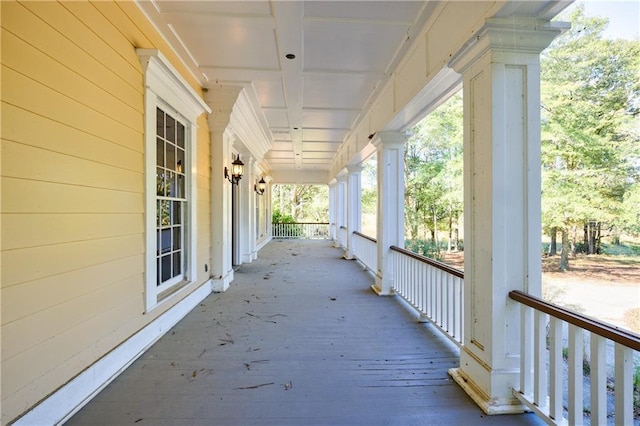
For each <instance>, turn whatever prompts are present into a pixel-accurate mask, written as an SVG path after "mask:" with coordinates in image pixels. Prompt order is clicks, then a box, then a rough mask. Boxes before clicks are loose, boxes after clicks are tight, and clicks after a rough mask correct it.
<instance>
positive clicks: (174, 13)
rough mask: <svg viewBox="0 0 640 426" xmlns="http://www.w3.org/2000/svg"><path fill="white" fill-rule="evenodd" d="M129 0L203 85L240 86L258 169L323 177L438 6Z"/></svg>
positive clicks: (547, 7) (522, 5) (526, 6)
mask: <svg viewBox="0 0 640 426" xmlns="http://www.w3.org/2000/svg"><path fill="white" fill-rule="evenodd" d="M471 3H475V5H476V6H477V5H478V4H479V3H480V2H471ZM471 3H470V4H471ZM563 3H564V4H563ZM138 4H139V6H140V8H141V9H142V10H143V11H144V12H145V14H146V15H147V16H148V17H149V19H150V20H151V21H152V22H153V23H154V24H155V26H156V28H157V29H158V30H159V31H160V32H161V33H162V34H163V36H164V37H165V39H166V40H167V41H168V42H169V43H170V44H171V46H172V47H173V48H174V49H175V51H176V52H177V53H178V54H179V55H180V56H181V57H182V59H183V61H184V63H185V64H186V65H187V67H188V68H189V69H190V70H191V72H192V73H193V75H194V76H195V77H196V78H197V79H198V80H199V81H200V83H201V84H202V85H203V87H205V88H208V89H213V88H216V87H220V86H228V85H235V86H238V85H239V86H242V87H243V88H244V93H245V95H246V98H245V104H247V105H249V106H250V107H251V108H252V109H253V110H254V111H255V112H256V120H255V121H256V128H257V130H258V131H257V132H255V131H254V132H253V135H259V136H260V138H261V139H262V135H264V140H261V141H259V142H255V143H257V144H259V146H260V147H261V148H260V149H257V150H253V151H252V152H254V153H255V152H258V155H256V156H257V157H259V158H257V160H258V161H260V162H261V163H262V165H263V168H265V169H267V171H268V172H276V173H278V172H281V173H284V174H286V173H288V172H295V173H296V174H298V175H300V174H307V175H316V176H324V175H326V176H328V172H329V171H330V170H331V169H332V165H333V164H334V160H335V159H336V153H337V152H338V150H339V148H340V146H341V145H342V144H343V143H344V142H345V141H346V140H347V139H348V138H349V137H350V134H352V133H354V130H355V129H356V127H357V126H358V125H359V123H360V121H361V120H363V119H365V116H366V113H367V111H368V110H369V109H370V107H371V105H372V104H373V102H374V101H375V100H376V99H377V98H378V96H379V95H380V92H381V91H382V89H383V86H384V84H385V82H386V81H387V80H388V79H389V78H390V76H391V75H392V73H394V72H395V71H396V67H397V66H398V63H399V62H400V61H401V60H402V58H403V56H404V55H405V54H406V53H407V50H408V49H409V48H410V45H411V43H412V41H413V39H414V38H415V37H417V36H418V34H419V32H420V31H421V30H422V28H423V27H424V26H425V25H426V24H427V23H429V22H431V23H433V22H434V21H435V20H437V19H438V18H437V16H439V14H440V13H441V12H442V10H443V7H448V6H445V5H448V4H447V3H443V2H440V1H416V0H413V1H384V0H383V1H381V0H377V1H376V0H374V1H284V0H283V1H278V0H252V1H242V0H237V1H236V0H234V1H163V0H156V1H139V2H138ZM486 4H487V7H488V8H490V9H491V10H492V11H493V13H496V15H494V16H509V15H519V16H535V17H538V18H540V17H544V16H554V15H555V13H557V12H558V11H559V10H561V9H562V8H564V7H566V4H568V1H567V0H561V1H548V0H545V1H542V0H541V1H525V2H522V1H513V2H511V1H509V2H493V1H491V2H486ZM471 9H473V10H476V9H478V8H477V7H473V8H471ZM464 10H466V9H464V8H463V9H462V11H464ZM461 13H462V12H461ZM464 13H467V12H464ZM468 13H471V12H468ZM468 13H467V14H468ZM474 13H475V12H474ZM432 14H433V16H431V15H432ZM463 18H464V17H463ZM465 19H466V18H465ZM467 20H468V19H467ZM442 37H444V38H446V37H448V36H447V35H446V34H443V35H442ZM289 54H293V55H295V58H294V59H287V55H289ZM247 102H248V103H247ZM243 143H244V144H247V143H248V144H252V143H254V141H243ZM260 157H263V158H260Z"/></svg>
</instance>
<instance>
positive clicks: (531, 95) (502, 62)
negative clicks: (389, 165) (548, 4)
mask: <svg viewBox="0 0 640 426" xmlns="http://www.w3.org/2000/svg"><path fill="white" fill-rule="evenodd" d="M558 33H559V31H558V30H556V29H553V28H551V27H550V26H549V25H548V23H544V22H534V21H531V20H522V21H519V20H518V19H508V20H506V19H505V20H495V19H492V20H489V21H488V22H487V23H486V24H485V26H484V27H483V28H482V29H481V30H480V31H479V32H478V33H477V34H476V35H474V36H473V38H472V40H471V41H470V42H469V43H467V44H466V46H465V48H464V49H463V50H462V51H461V52H458V53H457V54H456V55H454V57H453V59H452V60H451V63H450V65H451V66H452V67H453V68H454V69H455V70H456V71H457V72H459V73H462V75H463V90H464V191H465V195H464V228H465V229H464V245H465V259H464V260H465V265H464V271H465V283H464V284H465V287H464V304H465V307H464V312H465V322H464V327H465V328H464V346H463V348H462V350H461V351H460V367H459V368H457V369H452V370H451V371H450V374H451V375H452V377H453V378H454V379H455V380H456V381H457V382H458V383H459V384H460V386H462V387H463V388H464V390H465V391H466V392H467V393H468V394H469V395H470V396H471V397H472V398H473V399H474V400H475V402H476V403H477V404H478V405H479V406H480V407H481V408H482V409H483V410H484V411H485V412H486V413H488V414H501V413H513V412H521V411H523V407H522V406H521V405H520V404H519V403H518V401H517V400H516V399H515V398H514V397H513V394H512V389H513V388H514V387H517V385H518V383H519V365H520V362H519V356H520V354H519V351H520V345H519V343H518V342H519V341H520V336H519V323H520V321H519V320H518V318H519V311H520V309H519V306H518V303H517V302H515V301H513V300H511V299H509V297H508V293H509V291H511V290H522V291H525V292H528V293H531V294H533V295H540V291H541V290H540V288H541V259H540V235H541V225H540V173H541V172H540V66H539V53H540V51H542V49H544V48H545V47H546V46H547V45H548V44H549V43H550V42H551V40H552V39H553V38H554V37H555V36H556V35H557V34H558Z"/></svg>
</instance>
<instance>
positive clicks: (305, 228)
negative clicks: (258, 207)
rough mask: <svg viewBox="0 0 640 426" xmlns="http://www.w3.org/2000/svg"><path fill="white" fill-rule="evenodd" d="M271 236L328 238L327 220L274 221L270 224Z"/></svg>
mask: <svg viewBox="0 0 640 426" xmlns="http://www.w3.org/2000/svg"><path fill="white" fill-rule="evenodd" d="M271 236H272V237H273V238H291V239H329V223H328V222H291V223H281V222H275V223H272V224H271Z"/></svg>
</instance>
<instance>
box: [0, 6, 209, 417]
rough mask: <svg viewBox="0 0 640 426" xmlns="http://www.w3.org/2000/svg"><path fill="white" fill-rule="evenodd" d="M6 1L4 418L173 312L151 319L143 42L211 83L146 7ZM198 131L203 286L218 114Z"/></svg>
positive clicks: (158, 311)
mask: <svg viewBox="0 0 640 426" xmlns="http://www.w3.org/2000/svg"><path fill="white" fill-rule="evenodd" d="M0 7H1V8H2V10H1V13H2V25H1V26H2V34H1V37H2V39H1V40H2V46H1V50H2V57H1V59H2V82H1V84H2V169H1V170H2V177H1V178H2V182H1V184H2V229H1V232H2V247H1V248H2V275H1V286H2V317H1V323H2V366H1V368H2V393H1V395H2V423H3V424H4V423H7V422H8V421H11V420H12V419H14V418H16V417H17V416H19V415H20V414H22V413H23V412H25V410H28V409H29V408H30V407H32V406H33V405H34V404H36V403H37V402H38V401H40V400H41V399H42V398H44V397H46V396H47V395H48V394H50V393H51V392H53V391H55V390H56V389H57V388H58V387H60V386H61V385H63V384H64V383H66V382H67V381H68V380H70V379H71V378H73V377H74V376H75V375H77V374H78V373H80V372H81V371H82V370H83V369H85V368H86V367H88V366H89V365H91V364H92V363H93V362H95V361H96V360H97V359H99V358H100V357H101V356H103V355H104V354H106V353H107V352H109V351H110V350H111V349H113V348H114V347H115V346H117V345H118V344H120V343H121V342H123V341H124V340H126V339H127V338H129V337H130V336H131V335H132V334H133V333H135V332H136V331H138V330H140V329H141V328H142V327H144V325H146V324H147V323H148V322H149V321H151V320H153V319H154V318H156V317H157V316H158V315H159V314H161V313H162V312H164V311H165V310H166V309H168V308H169V307H170V306H171V305H172V304H173V302H172V303H168V304H164V305H163V306H162V307H161V308H158V309H156V310H154V311H153V312H152V313H151V314H148V315H143V314H142V313H143V311H144V297H143V296H144V294H143V293H144V287H145V284H144V256H145V253H144V194H143V190H144V175H143V167H144V152H143V147H144V139H143V128H144V127H143V126H144V117H143V102H144V99H143V72H142V69H141V66H140V62H139V59H138V57H137V55H136V53H135V48H136V47H143V48H159V49H161V50H162V51H163V53H164V54H165V56H167V57H168V58H169V59H170V60H171V61H172V62H173V64H174V66H175V67H176V68H177V69H178V70H180V72H182V74H183V77H184V78H186V79H187V81H189V83H190V84H192V85H193V86H194V88H196V90H197V91H199V90H200V89H199V88H197V84H195V81H194V79H193V77H192V76H191V75H189V74H188V73H186V72H185V68H184V66H183V65H182V64H181V63H180V62H178V61H177V60H176V57H175V55H174V54H173V53H172V52H171V51H170V50H169V49H168V48H167V47H166V45H165V44H164V42H163V40H162V39H161V37H160V36H159V35H158V34H157V33H155V31H154V29H153V27H152V26H151V25H150V24H149V23H148V22H147V21H146V20H145V18H144V17H143V15H142V14H141V13H140V11H139V10H138V8H137V7H136V6H135V4H134V3H133V2H126V3H114V2H95V3H88V2H82V3H80V2H78V3H76V2H65V3H63V4H60V3H56V2H37V3H34V2H25V3H16V2H8V1H3V2H1V6H0ZM197 124H198V126H199V130H198V135H197V147H196V149H197V156H198V159H197V170H198V174H197V176H196V177H195V178H196V180H197V188H198V189H197V203H198V204H197V205H198V211H197V218H198V224H197V227H198V238H199V240H198V243H197V246H198V271H197V272H198V283H203V282H205V281H206V280H207V279H208V278H209V274H208V273H205V272H204V265H205V264H209V263H210V237H209V235H210V207H209V204H210V176H209V173H210V172H209V170H210V143H209V133H208V127H207V121H206V118H205V117H204V116H202V117H200V118H199V119H198V123H197ZM208 266H209V268H210V266H211V265H208ZM195 287H196V285H194V286H192V288H195ZM182 295H184V293H182ZM178 298H179V296H178V297H176V299H178ZM176 301H177V300H176Z"/></svg>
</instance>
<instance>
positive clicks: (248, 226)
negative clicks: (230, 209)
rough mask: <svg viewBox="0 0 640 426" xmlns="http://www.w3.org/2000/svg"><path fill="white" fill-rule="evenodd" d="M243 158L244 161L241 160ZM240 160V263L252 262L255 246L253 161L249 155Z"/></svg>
mask: <svg viewBox="0 0 640 426" xmlns="http://www.w3.org/2000/svg"><path fill="white" fill-rule="evenodd" d="M243 157H244V159H243ZM240 159H241V160H243V162H244V176H242V179H240V183H239V185H238V186H239V187H240V241H241V245H240V259H241V260H242V263H251V262H253V251H254V248H255V244H256V237H255V225H254V220H253V218H254V216H255V208H254V202H255V197H254V195H255V193H254V192H253V182H254V172H253V167H254V165H255V160H254V159H253V157H251V154H249V153H245V154H244V156H243V155H242V154H241V155H240Z"/></svg>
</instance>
